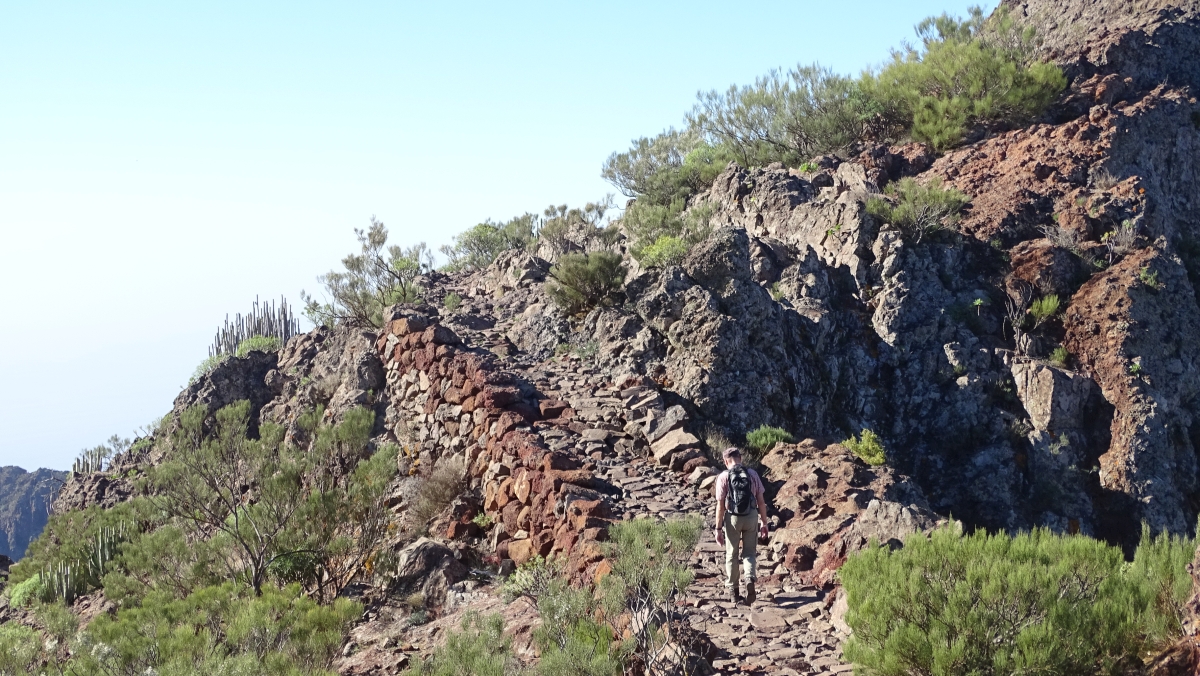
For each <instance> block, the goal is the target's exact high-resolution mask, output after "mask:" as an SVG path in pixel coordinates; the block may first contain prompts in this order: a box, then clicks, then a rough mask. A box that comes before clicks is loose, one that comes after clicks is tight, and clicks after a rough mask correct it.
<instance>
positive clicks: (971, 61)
mask: <svg viewBox="0 0 1200 676" xmlns="http://www.w3.org/2000/svg"><path fill="white" fill-rule="evenodd" d="M917 36H918V37H919V38H920V39H921V46H920V47H908V48H907V49H905V50H904V51H899V52H893V54H892V61H891V63H889V64H887V65H886V66H884V67H883V68H882V69H881V70H880V71H879V72H878V73H875V74H873V75H869V76H866V77H864V79H863V87H864V89H865V90H866V96H868V97H870V98H872V99H874V100H875V101H876V105H877V106H879V109H880V110H882V111H884V114H883V116H884V117H885V118H887V119H889V120H890V121H891V122H892V123H893V124H894V125H899V126H907V127H908V128H909V129H910V132H911V134H912V137H913V138H914V139H916V140H918V141H922V142H925V143H928V144H930V145H932V146H933V147H934V148H936V149H938V150H945V149H947V148H950V147H953V146H954V145H957V144H958V143H961V142H962V140H963V139H964V138H965V136H966V133H967V130H968V128H969V127H970V126H972V125H974V124H977V123H988V122H994V121H1005V122H1009V123H1019V122H1024V121H1028V120H1030V119H1032V118H1034V117H1036V116H1037V115H1039V114H1041V112H1042V111H1043V110H1045V108H1046V107H1047V106H1048V105H1049V104H1050V103H1051V102H1053V101H1054V99H1055V98H1056V97H1057V96H1058V94H1059V92H1061V91H1062V90H1063V88H1064V87H1066V84H1067V81H1066V77H1065V76H1064V75H1063V73H1062V70H1061V69H1059V68H1058V66H1055V65H1054V64H1050V63H1038V62H1034V61H1033V54H1034V49H1035V47H1036V40H1035V36H1034V34H1033V31H1032V29H1026V30H1021V29H1020V28H1018V27H1017V26H1016V25H1015V23H1014V22H1013V20H1012V18H1011V17H1010V16H1009V15H1008V12H1007V11H1005V10H1000V11H997V12H996V13H995V14H993V16H992V17H991V18H986V19H985V18H984V16H983V12H982V10H981V9H979V8H978V7H974V8H972V9H971V15H970V17H969V18H967V19H965V20H958V19H955V18H953V17H951V16H949V15H947V14H943V15H941V16H940V17H931V18H928V19H925V20H924V21H922V22H921V23H920V24H918V25H917Z"/></svg>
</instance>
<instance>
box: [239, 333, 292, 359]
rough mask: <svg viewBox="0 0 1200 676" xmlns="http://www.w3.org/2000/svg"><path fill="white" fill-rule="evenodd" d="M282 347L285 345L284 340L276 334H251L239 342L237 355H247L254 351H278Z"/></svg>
mask: <svg viewBox="0 0 1200 676" xmlns="http://www.w3.org/2000/svg"><path fill="white" fill-rule="evenodd" d="M281 347H283V342H282V341H280V340H279V339H278V338H276V337H275V336H250V337H249V338H247V339H245V340H243V341H242V342H240V343H238V346H237V356H239V357H245V356H246V355H248V354H250V353H251V352H252V351H258V352H278V351H279V348H281Z"/></svg>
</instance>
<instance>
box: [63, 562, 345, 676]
mask: <svg viewBox="0 0 1200 676" xmlns="http://www.w3.org/2000/svg"><path fill="white" fill-rule="evenodd" d="M361 613H362V606H360V605H359V604H357V603H355V602H352V601H350V600H348V599H338V600H337V601H336V602H334V603H333V604H332V605H330V606H319V605H317V603H316V602H314V601H312V600H311V599H308V598H305V597H304V596H303V595H302V594H301V592H300V589H299V587H298V586H297V585H292V586H289V587H286V588H283V589H277V588H274V587H265V588H264V589H263V593H262V595H261V596H249V597H246V596H241V595H239V594H238V593H237V589H236V587H234V586H233V585H229V584H226V585H221V586H217V587H205V588H203V589H199V590H197V591H195V592H193V593H192V594H190V595H188V596H187V597H186V598H183V599H174V598H171V597H170V596H169V595H165V594H158V593H155V594H151V595H149V596H147V597H146V599H145V600H144V601H143V602H142V603H141V605H138V606H135V607H130V608H122V609H121V610H119V611H118V612H117V613H116V615H115V616H113V615H101V616H99V617H98V618H97V619H96V620H94V621H93V622H92V624H91V625H89V626H88V628H87V630H86V631H85V632H84V635H83V642H82V645H81V646H79V648H80V649H77V650H76V651H75V655H76V657H75V659H73V660H72V662H71V665H70V666H71V667H72V668H74V669H75V671H68V673H122V674H132V673H139V674H140V673H182V674H208V673H238V674H240V673H259V674H279V675H281V676H282V675H284V674H286V675H288V676H300V675H310V674H311V675H316V674H326V673H328V672H327V671H326V669H328V667H329V664H330V663H331V662H332V660H333V657H334V655H335V654H336V653H337V650H338V648H340V647H341V645H342V642H343V640H344V637H345V635H346V631H347V630H348V629H349V627H350V625H351V623H352V622H353V621H354V620H356V619H357V618H358V616H359V615H360V614H361Z"/></svg>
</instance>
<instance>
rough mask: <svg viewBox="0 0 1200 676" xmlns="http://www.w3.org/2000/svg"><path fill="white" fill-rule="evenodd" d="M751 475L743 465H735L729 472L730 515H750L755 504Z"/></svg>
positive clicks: (727, 498) (728, 498)
mask: <svg viewBox="0 0 1200 676" xmlns="http://www.w3.org/2000/svg"><path fill="white" fill-rule="evenodd" d="M751 486H752V484H751V483H750V474H749V473H747V472H746V468H745V467H742V466H741V465H734V466H733V468H732V469H730V470H729V494H728V496H727V497H726V503H727V508H728V509H729V513H730V514H733V515H735V516H745V515H747V514H749V513H750V508H751V506H752V505H753V504H754V491H753V490H752V489H751Z"/></svg>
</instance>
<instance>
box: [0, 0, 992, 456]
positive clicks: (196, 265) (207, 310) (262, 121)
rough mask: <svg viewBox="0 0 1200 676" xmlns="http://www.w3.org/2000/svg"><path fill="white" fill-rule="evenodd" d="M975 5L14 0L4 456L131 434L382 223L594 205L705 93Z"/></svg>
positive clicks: (461, 221)
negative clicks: (217, 349) (246, 328)
mask: <svg viewBox="0 0 1200 676" xmlns="http://www.w3.org/2000/svg"><path fill="white" fill-rule="evenodd" d="M969 4H973V3H968V2H960V1H957V0H905V1H904V2H896V1H895V0H882V1H874V0H872V1H867V0H843V1H842V2H812V1H808V0H803V1H802V0H793V1H792V2H770V1H764V2H758V3H749V4H744V5H738V4H736V3H734V4H731V3H728V2H720V3H717V2H608V3H584V2H572V3H494V2H489V3H482V2H480V3H438V2H422V3H412V2H354V1H350V2H323V3H315V2H296V1H292V2H276V1H262V2H253V3H248V2H225V1H213V2H192V3H182V2H135V1H131V0H125V1H122V2H114V3H83V2H65V1H56V0H38V1H33V0H5V1H4V2H2V3H0V298H2V299H3V310H2V311H0V322H3V325H2V327H0V328H2V330H0V465H9V464H15V465H20V466H22V467H26V468H33V467H39V466H41V467H53V468H57V469H67V468H69V467H70V465H71V462H72V460H73V459H74V457H75V456H76V455H77V454H78V452H79V450H80V449H82V448H84V447H85V446H93V445H95V444H97V443H100V442H101V441H103V440H104V439H106V438H107V437H108V436H109V435H111V434H113V433H119V434H121V435H122V436H133V432H134V430H136V429H137V428H138V427H140V426H142V425H144V424H146V423H148V422H149V421H151V420H152V419H154V418H156V417H157V416H160V415H162V414H164V413H166V412H167V411H169V410H170V408H171V405H172V402H173V400H174V398H175V396H176V395H177V394H178V392H179V390H180V388H181V387H182V386H183V385H184V384H186V382H187V379H188V377H189V375H190V374H191V373H192V371H193V369H194V368H195V366H196V365H197V363H199V362H200V361H201V360H202V359H203V358H204V357H205V356H206V350H207V346H208V345H209V344H210V343H211V342H212V338H213V334H214V333H215V331H216V329H217V328H218V326H219V325H220V324H221V323H222V322H223V320H224V318H225V315H226V313H229V314H231V315H232V314H233V313H235V312H246V311H248V310H249V308H250V304H251V303H252V302H253V300H254V298H255V296H259V297H262V298H272V297H274V298H278V297H279V296H280V295H284V296H286V297H287V298H288V299H289V300H291V301H292V302H293V303H297V302H298V301H299V292H300V290H301V289H307V290H308V291H310V292H313V291H317V290H318V288H317V286H318V285H317V283H316V281H315V277H316V276H317V275H318V274H320V273H322V272H325V271H327V270H330V269H332V268H335V267H337V266H338V262H339V260H340V259H341V257H342V256H344V255H345V254H346V253H349V252H351V251H352V250H354V248H355V246H356V243H355V241H354V233H353V229H354V228H355V227H364V226H366V225H367V223H368V222H369V219H370V217H371V216H372V215H375V216H378V217H379V218H380V219H381V220H383V221H384V222H385V223H386V224H387V225H388V227H389V229H390V231H391V234H392V241H393V242H396V243H401V244H412V243H415V242H417V241H426V242H428V243H429V244H430V245H431V246H434V247H435V248H436V247H437V246H438V245H441V244H445V243H447V242H449V241H450V239H451V237H452V236H453V235H454V234H455V233H457V232H460V231H462V230H463V229H465V228H467V227H470V226H471V225H473V224H475V223H478V222H479V221H482V220H483V219H485V218H488V217H493V218H507V217H510V216H513V215H516V214H520V213H524V212H525V211H539V212H540V211H541V209H543V208H544V207H545V206H546V205H548V204H551V203H554V204H561V203H568V204H571V205H580V204H582V203H584V202H587V201H591V200H595V199H597V198H599V197H602V196H603V195H604V194H606V193H609V192H614V190H613V189H612V188H611V187H610V186H608V185H607V184H606V183H604V182H603V181H602V180H601V179H600V175H599V174H600V166H601V163H602V162H603V161H604V159H605V158H606V157H608V155H609V154H610V153H611V152H613V151H615V150H624V149H626V148H627V147H628V146H629V141H630V139H632V138H634V137H637V136H644V135H653V134H655V133H657V132H659V131H661V130H663V129H664V128H666V127H668V126H671V125H678V124H679V123H680V121H681V120H682V117H683V114H684V112H685V111H687V110H688V109H689V108H690V107H691V105H692V102H693V100H694V99H695V95H696V92H697V91H698V90H701V89H704V90H707V89H714V88H717V89H724V88H725V87H727V86H729V85H730V84H733V83H739V84H742V83H747V82H750V81H752V80H753V79H754V78H755V77H756V76H758V75H761V74H763V73H765V72H766V71H768V70H770V69H771V68H774V67H785V68H786V67H789V66H792V65H794V64H796V63H810V62H813V61H820V62H821V63H822V64H824V65H829V66H832V67H833V68H835V69H836V70H838V71H842V72H845V73H857V72H858V71H859V70H861V69H862V68H863V67H866V66H869V65H873V64H878V63H880V62H881V61H883V60H884V59H885V58H886V57H887V55H888V51H889V49H890V48H892V47H895V46H897V45H899V44H900V41H901V40H904V39H908V38H911V37H912V34H913V33H912V26H913V25H914V24H915V23H916V22H917V21H919V20H920V19H921V18H923V17H925V16H927V15H930V14H938V13H941V12H942V11H949V12H951V13H955V14H960V15H961V14H964V13H965V10H966V8H967V6H968V5H969ZM995 4H996V2H995V1H994V0H993V1H991V2H988V3H985V5H986V7H985V8H986V9H991V8H992V7H994V6H995Z"/></svg>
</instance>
